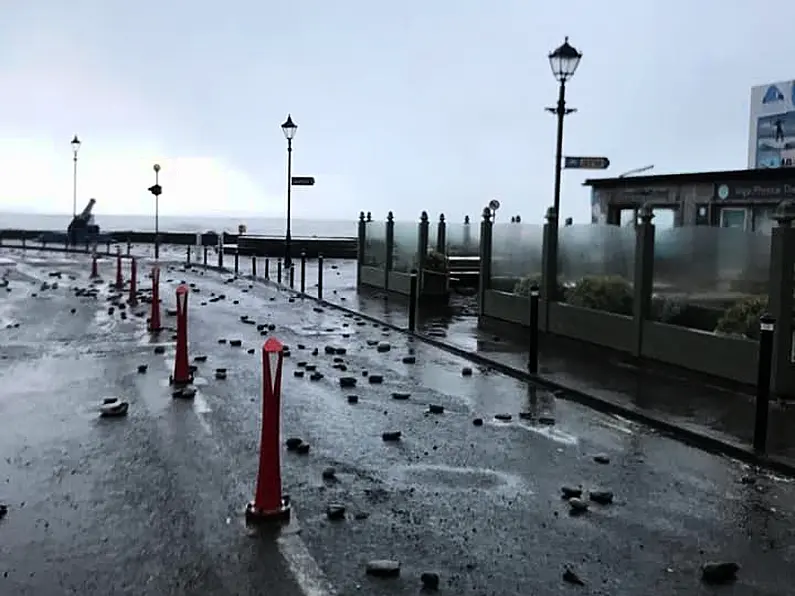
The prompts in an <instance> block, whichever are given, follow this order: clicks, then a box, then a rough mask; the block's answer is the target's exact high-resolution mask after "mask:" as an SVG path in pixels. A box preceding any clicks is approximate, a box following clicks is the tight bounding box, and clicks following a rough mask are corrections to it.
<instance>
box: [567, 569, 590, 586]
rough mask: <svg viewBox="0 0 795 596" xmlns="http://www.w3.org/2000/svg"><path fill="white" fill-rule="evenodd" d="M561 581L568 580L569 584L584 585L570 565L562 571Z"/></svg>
mask: <svg viewBox="0 0 795 596" xmlns="http://www.w3.org/2000/svg"><path fill="white" fill-rule="evenodd" d="M563 581H565V582H568V583H570V584H574V585H576V586H584V585H585V582H584V581H582V579H580V576H579V575H577V574H576V573H575V572H574V571H572V569H571V568H570V567H566V570H565V571H564V572H563Z"/></svg>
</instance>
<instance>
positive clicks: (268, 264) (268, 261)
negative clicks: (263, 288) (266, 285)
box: [265, 257, 271, 279]
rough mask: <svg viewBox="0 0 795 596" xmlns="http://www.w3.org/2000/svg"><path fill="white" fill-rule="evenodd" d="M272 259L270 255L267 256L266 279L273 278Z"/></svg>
mask: <svg viewBox="0 0 795 596" xmlns="http://www.w3.org/2000/svg"><path fill="white" fill-rule="evenodd" d="M270 268H271V260H270V259H269V258H268V257H265V279H270V278H271V272H270Z"/></svg>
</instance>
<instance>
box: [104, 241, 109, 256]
mask: <svg viewBox="0 0 795 596" xmlns="http://www.w3.org/2000/svg"><path fill="white" fill-rule="evenodd" d="M105 249H106V250H105V252H106V253H108V254H110V240H108V241H107V242H106V243H105Z"/></svg>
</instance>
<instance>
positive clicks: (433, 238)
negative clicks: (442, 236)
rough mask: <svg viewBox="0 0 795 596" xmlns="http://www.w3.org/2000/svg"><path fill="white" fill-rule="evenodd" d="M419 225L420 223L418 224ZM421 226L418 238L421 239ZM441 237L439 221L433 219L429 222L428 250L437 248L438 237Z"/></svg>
mask: <svg viewBox="0 0 795 596" xmlns="http://www.w3.org/2000/svg"><path fill="white" fill-rule="evenodd" d="M417 225H418V226H419V224H417ZM419 233H420V232H419V228H417V240H419ZM438 238H439V221H438V220H437V221H432V222H430V223H429V224H428V251H429V252H430V251H432V250H436V248H437V246H436V244H437V239H438Z"/></svg>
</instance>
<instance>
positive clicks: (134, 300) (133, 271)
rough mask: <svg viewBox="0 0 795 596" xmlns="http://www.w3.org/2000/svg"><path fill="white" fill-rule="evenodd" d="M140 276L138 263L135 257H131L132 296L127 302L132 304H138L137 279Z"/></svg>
mask: <svg viewBox="0 0 795 596" xmlns="http://www.w3.org/2000/svg"><path fill="white" fill-rule="evenodd" d="M137 278H138V264H137V262H136V260H135V257H133V258H132V259H130V297H129V298H128V299H127V303H128V304H129V305H130V306H138V287H137V285H138V284H137V282H136V280H137Z"/></svg>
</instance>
